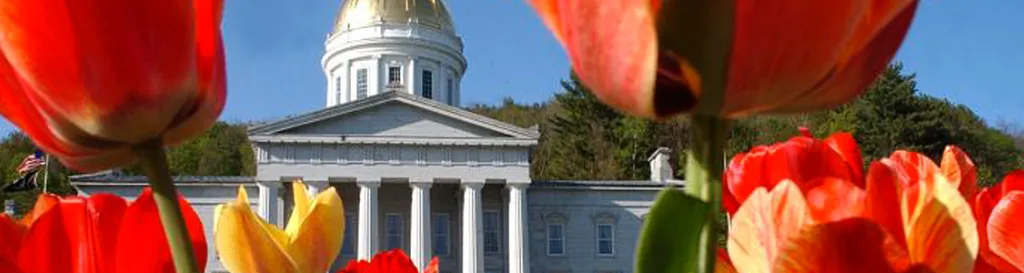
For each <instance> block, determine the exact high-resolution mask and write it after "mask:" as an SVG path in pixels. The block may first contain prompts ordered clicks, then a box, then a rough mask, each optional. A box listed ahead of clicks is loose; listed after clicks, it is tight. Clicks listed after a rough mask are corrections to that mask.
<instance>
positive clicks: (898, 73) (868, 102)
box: [469, 64, 1024, 184]
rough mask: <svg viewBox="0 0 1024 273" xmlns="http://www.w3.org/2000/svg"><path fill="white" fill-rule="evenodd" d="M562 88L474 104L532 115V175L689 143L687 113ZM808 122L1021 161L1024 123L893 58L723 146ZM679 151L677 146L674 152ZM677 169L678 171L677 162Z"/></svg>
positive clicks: (518, 117) (992, 160) (761, 120)
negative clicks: (837, 98) (853, 95)
mask: <svg viewBox="0 0 1024 273" xmlns="http://www.w3.org/2000/svg"><path fill="white" fill-rule="evenodd" d="M562 85H563V86H564V89H565V90H564V91H563V92H561V93H559V94H556V95H555V97H554V99H553V100H552V101H550V102H548V103H545V104H535V105H521V104H517V103H515V102H514V101H512V100H511V99H506V100H505V101H504V103H503V104H502V105H499V106H482V105H478V106H473V107H470V108H469V109H470V110H471V111H474V112H477V113H481V114H484V115H487V116H491V117H495V118H497V119H501V120H505V121H509V122H512V123H514V124H517V125H520V126H530V125H533V124H537V125H539V126H540V130H541V133H542V134H541V141H540V145H539V147H538V148H537V151H536V152H535V154H534V156H533V159H532V172H533V177H534V178H535V179H647V177H648V172H649V169H648V165H647V157H648V156H649V155H650V153H651V152H652V151H654V149H655V148H656V147H659V146H665V147H669V148H671V149H672V150H673V151H676V152H677V153H681V152H682V151H683V150H684V149H685V147H686V137H687V133H686V132H687V130H688V127H689V123H688V121H687V118H686V117H685V116H684V117H677V118H674V119H671V120H666V121H661V122H654V121H648V120H644V119H639V118H634V117H629V116H624V115H622V114H620V113H618V112H616V111H615V110H612V109H611V108H608V107H606V106H604V105H602V104H600V103H599V102H598V101H597V99H596V98H595V97H594V96H593V95H591V94H590V93H589V92H587V91H586V89H585V87H583V86H582V85H580V83H579V82H578V81H576V80H575V79H574V78H572V77H570V79H569V80H567V81H564V82H563V83H562ZM800 126H805V127H808V128H810V129H811V130H812V132H814V133H815V135H816V136H817V137H825V136H827V135H829V134H831V133H833V132H836V131H847V132H851V133H853V135H854V137H855V138H856V139H857V141H858V143H860V147H861V150H862V151H863V153H864V156H865V164H868V163H869V162H870V161H871V160H874V159H877V158H880V157H885V156H888V155H889V153H891V152H892V151H894V150H897V149H906V150H912V151H917V152H921V153H924V154H927V155H929V156H930V157H932V158H933V159H935V160H939V157H940V156H941V154H942V151H943V149H944V148H945V146H946V145H949V144H953V145H958V146H960V147H961V148H963V149H964V150H966V151H967V152H968V153H969V154H970V155H971V156H972V157H973V159H974V161H975V163H977V164H978V171H979V181H980V183H983V184H991V183H994V182H996V180H998V179H1001V177H1002V176H1003V175H1004V174H1006V173H1007V172H1008V171H1010V170H1014V169H1021V168H1024V153H1022V152H1024V150H1022V147H1024V133H1022V129H1021V128H1020V127H1019V126H1017V125H1016V124H1013V123H1005V122H1004V123H1002V124H996V125H990V124H988V123H987V122H985V121H984V120H982V119H981V118H980V117H978V116H977V115H975V114H974V113H973V112H972V111H971V109H969V108H967V107H966V106H963V105H959V104H956V103H953V102H950V101H948V100H944V99H939V98H935V97H931V96H928V95H925V94H922V93H920V92H918V90H917V88H916V83H915V80H914V75H913V74H912V73H910V72H907V71H903V68H902V66H901V65H899V64H896V65H893V66H890V67H889V68H888V69H887V70H886V71H885V73H883V75H882V76H881V77H880V78H879V79H878V81H877V82H876V83H875V84H874V85H873V86H871V87H870V90H869V91H867V92H866V93H865V94H864V95H862V97H861V98H860V99H859V100H857V101H856V102H854V103H851V104H848V105H845V106H843V107H840V108H838V109H834V110H831V111H824V112H819V113H809V114H801V115H789V116H769V117H766V116H759V117H752V118H747V119H742V120H738V121H736V122H735V124H734V125H733V127H732V130H731V132H730V139H729V143H728V146H727V149H728V153H729V155H730V156H731V155H732V154H735V153H738V152H741V151H746V150H749V149H750V148H751V147H754V146H755V145H762V144H769V143H775V142H779V141H783V140H786V139H789V138H790V137H792V136H795V135H797V134H798V128H799V127H800ZM680 158H683V157H682V156H681V155H680V154H677V156H675V157H673V160H678V159H680ZM673 163H676V166H680V168H678V170H677V175H679V176H680V178H684V176H685V174H683V172H682V171H683V170H682V168H681V166H682V164H678V163H679V162H673Z"/></svg>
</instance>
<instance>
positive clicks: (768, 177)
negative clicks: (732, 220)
mask: <svg viewBox="0 0 1024 273" xmlns="http://www.w3.org/2000/svg"><path fill="white" fill-rule="evenodd" d="M802 131H803V133H804V135H803V136H797V137H793V138H791V139H790V140H789V141H786V142H782V143H777V144H774V145H770V146H757V147H754V148H753V149H752V150H751V151H750V152H748V153H740V154H737V155H736V156H734V157H733V158H732V160H731V161H730V162H729V167H728V169H726V171H725V175H724V176H723V177H724V183H725V185H724V189H723V191H722V192H723V202H724V206H725V208H726V211H727V212H729V214H733V213H735V212H736V210H737V209H739V205H740V204H742V203H743V202H744V201H745V200H746V199H747V196H749V195H750V194H751V193H752V192H753V191H754V189H756V188H757V187H765V188H768V189H770V188H773V187H775V185H776V184H778V183H779V182H781V181H783V180H789V181H792V182H793V183H795V184H796V185H797V186H798V187H799V188H800V189H801V190H802V191H803V192H805V193H807V192H808V191H810V190H811V189H812V188H815V187H818V186H819V185H822V184H823V183H825V182H826V181H828V180H829V179H839V180H844V181H848V182H850V183H852V184H849V185H850V186H856V187H859V188H861V189H863V188H864V178H863V176H864V175H863V172H862V171H861V169H862V168H863V163H862V162H863V161H862V159H861V155H860V149H859V148H858V147H857V142H856V141H854V140H853V136H851V135H850V134H848V133H836V134H832V135H830V136H829V137H828V138H825V139H824V140H817V139H814V138H812V137H811V135H810V132H808V131H807V130H806V129H803V130H802ZM811 166H813V167H811ZM831 185H832V186H846V185H847V184H838V183H836V184H831ZM851 193H853V192H851ZM848 197H849V198H844V199H842V200H847V201H849V202H846V203H849V204H856V203H860V201H859V199H861V198H859V197H862V196H858V195H856V194H851V195H848ZM821 201H825V200H821ZM828 201H830V202H832V201H836V202H842V201H840V200H838V199H833V200H828Z"/></svg>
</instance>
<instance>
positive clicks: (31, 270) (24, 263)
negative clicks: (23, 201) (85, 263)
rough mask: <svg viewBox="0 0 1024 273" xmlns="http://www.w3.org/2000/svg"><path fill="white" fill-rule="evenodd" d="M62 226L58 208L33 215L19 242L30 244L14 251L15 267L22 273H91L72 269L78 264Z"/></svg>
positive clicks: (65, 230)
mask: <svg viewBox="0 0 1024 273" xmlns="http://www.w3.org/2000/svg"><path fill="white" fill-rule="evenodd" d="M40 198H44V196H40ZM53 198H56V197H53ZM36 204H38V201H37V203H36ZM66 226H67V224H66V223H65V222H64V214H63V211H62V209H61V206H59V205H56V206H52V207H50V208H49V209H47V210H44V211H42V212H41V213H38V214H36V216H35V219H34V221H32V226H31V228H30V229H29V230H28V232H26V233H25V237H23V239H22V241H23V242H31V243H30V244H23V245H22V247H21V250H20V251H19V252H18V267H19V268H21V271H22V272H24V273H50V272H68V273H79V272H93V271H86V270H79V269H78V268H76V267H75V266H74V265H76V264H78V263H79V261H75V260H74V258H73V256H72V251H73V250H72V249H71V248H69V247H68V246H71V245H72V242H73V240H72V239H71V238H69V236H68V234H67V229H68V228H67V227H66ZM74 245H75V246H79V245H77V244H74Z"/></svg>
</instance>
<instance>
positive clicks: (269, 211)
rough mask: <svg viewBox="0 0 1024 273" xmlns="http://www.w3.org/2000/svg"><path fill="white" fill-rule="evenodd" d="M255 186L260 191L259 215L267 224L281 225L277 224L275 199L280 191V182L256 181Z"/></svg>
mask: <svg viewBox="0 0 1024 273" xmlns="http://www.w3.org/2000/svg"><path fill="white" fill-rule="evenodd" d="M256 186H258V187H259V189H260V199H259V214H260V217H263V220H266V221H267V223H271V224H275V225H277V224H281V223H278V222H277V198H278V192H279V190H280V189H281V182H277V181H257V182H256Z"/></svg>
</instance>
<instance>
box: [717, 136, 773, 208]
mask: <svg viewBox="0 0 1024 273" xmlns="http://www.w3.org/2000/svg"><path fill="white" fill-rule="evenodd" d="M768 149H769V148H768V146H757V147H754V148H753V149H751V150H750V152H748V153H740V154H738V155H736V156H734V157H733V158H732V160H730V161H729V167H728V168H727V169H726V171H725V175H724V178H725V181H724V182H725V183H726V185H725V186H726V187H727V191H728V192H729V193H730V195H731V196H732V197H733V198H734V199H735V200H736V202H737V203H738V206H736V207H735V208H730V207H726V209H731V210H728V212H729V213H730V214H735V213H736V210H738V209H739V207H740V206H742V205H743V202H744V201H745V200H747V198H748V197H749V196H750V195H751V194H752V193H753V192H754V191H755V190H756V189H757V188H758V187H768V188H771V187H772V186H774V185H765V184H766V182H765V181H766V179H764V178H763V174H762V173H763V167H764V158H765V156H767V155H768Z"/></svg>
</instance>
